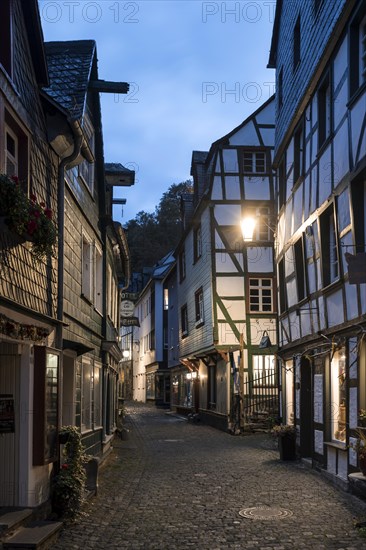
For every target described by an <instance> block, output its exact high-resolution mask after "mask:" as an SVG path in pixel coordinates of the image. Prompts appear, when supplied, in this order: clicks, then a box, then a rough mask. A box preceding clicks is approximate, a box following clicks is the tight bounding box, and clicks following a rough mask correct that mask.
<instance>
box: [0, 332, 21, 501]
mask: <svg viewBox="0 0 366 550" xmlns="http://www.w3.org/2000/svg"><path fill="white" fill-rule="evenodd" d="M19 382H20V355H19V353H18V346H17V345H16V344H5V343H0V506H16V505H17V504H18V492H19V491H18V489H19Z"/></svg>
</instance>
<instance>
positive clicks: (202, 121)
mask: <svg viewBox="0 0 366 550" xmlns="http://www.w3.org/2000/svg"><path fill="white" fill-rule="evenodd" d="M39 7H40V13H41V18H42V26H43V32H44V37H45V40H46V41H49V40H81V39H94V40H95V41H96V43H97V52H98V67H99V78H101V79H104V80H112V81H120V82H129V83H130V84H131V86H130V93H129V94H128V95H127V96H123V95H120V96H114V95H113V94H102V96H101V97H102V119H103V133H104V151H105V160H106V162H121V163H122V164H124V165H125V166H127V167H128V168H130V169H133V170H135V171H136V184H135V186H134V187H130V188H124V189H122V190H120V192H119V193H116V195H119V196H121V197H125V198H126V199H127V204H126V205H125V206H124V207H123V215H122V207H121V206H118V207H117V206H116V207H115V212H114V218H115V219H116V220H119V221H121V222H122V223H125V222H126V221H127V220H129V219H131V218H133V217H135V215H136V214H137V212H139V211H141V210H145V211H147V212H153V211H154V209H155V206H156V205H157V204H158V202H159V200H160V198H161V196H162V194H163V193H164V192H165V191H166V190H167V189H168V187H169V186H170V185H171V184H173V183H180V182H181V181H184V180H186V179H188V178H189V177H190V166H191V155H192V151H193V150H200V151H207V150H208V149H209V148H210V145H211V143H212V142H214V141H216V140H217V139H219V138H220V137H222V136H223V135H225V134H227V133H228V132H230V131H231V130H232V129H233V128H235V127H236V126H238V125H239V124H240V123H241V122H242V121H243V120H244V119H245V118H246V117H247V116H249V115H250V114H251V113H252V112H253V111H254V110H256V109H257V108H258V107H259V106H260V105H261V104H262V103H264V101H266V100H267V99H268V98H269V97H270V95H271V94H272V93H273V92H274V79H275V76H274V71H273V70H270V69H267V68H266V66H267V62H268V56H269V49H270V44H271V36H272V27H273V19H274V10H275V0H260V1H258V0H257V1H249V0H248V1H242V2H222V1H219V2H201V1H199V0H136V1H116V0H99V1H98V2H92V1H88V0H79V1H67V0H57V1H51V0H39Z"/></svg>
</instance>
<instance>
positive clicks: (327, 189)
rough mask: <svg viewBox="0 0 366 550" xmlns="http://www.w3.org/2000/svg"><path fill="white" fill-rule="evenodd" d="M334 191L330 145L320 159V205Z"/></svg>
mask: <svg viewBox="0 0 366 550" xmlns="http://www.w3.org/2000/svg"><path fill="white" fill-rule="evenodd" d="M331 193H332V157H331V147H330V146H328V147H327V148H326V150H325V151H324V153H323V154H322V156H321V157H320V160H319V206H320V205H322V204H323V202H324V201H325V200H326V199H328V197H329V196H330V194H331Z"/></svg>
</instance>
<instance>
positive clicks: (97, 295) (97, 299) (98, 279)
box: [94, 247, 103, 313]
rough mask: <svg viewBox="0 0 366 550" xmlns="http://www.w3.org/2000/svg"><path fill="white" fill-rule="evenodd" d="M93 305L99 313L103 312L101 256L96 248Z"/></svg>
mask: <svg viewBox="0 0 366 550" xmlns="http://www.w3.org/2000/svg"><path fill="white" fill-rule="evenodd" d="M94 305H95V309H96V310H98V311H99V313H102V312H103V256H102V253H101V251H100V250H99V248H98V247H95V285H94Z"/></svg>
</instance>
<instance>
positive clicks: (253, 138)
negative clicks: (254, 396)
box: [229, 120, 273, 145]
mask: <svg viewBox="0 0 366 550" xmlns="http://www.w3.org/2000/svg"><path fill="white" fill-rule="evenodd" d="M272 124H273V120H272ZM229 142H230V145H260V143H259V139H258V135H257V132H256V129H255V127H254V124H253V121H252V120H250V121H249V122H248V123H247V124H245V126H243V127H242V128H240V129H239V130H238V131H237V132H236V133H235V134H234V135H233V136H231V137H230V139H229Z"/></svg>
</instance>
